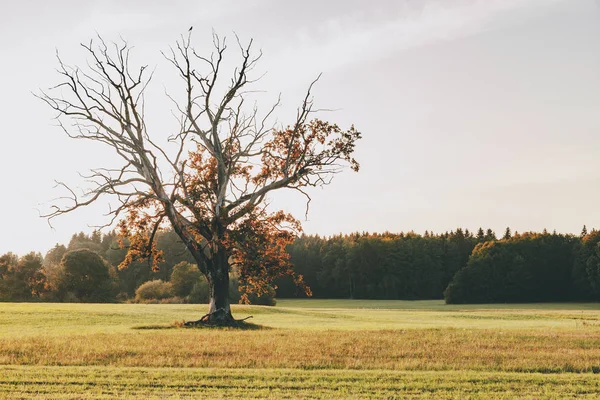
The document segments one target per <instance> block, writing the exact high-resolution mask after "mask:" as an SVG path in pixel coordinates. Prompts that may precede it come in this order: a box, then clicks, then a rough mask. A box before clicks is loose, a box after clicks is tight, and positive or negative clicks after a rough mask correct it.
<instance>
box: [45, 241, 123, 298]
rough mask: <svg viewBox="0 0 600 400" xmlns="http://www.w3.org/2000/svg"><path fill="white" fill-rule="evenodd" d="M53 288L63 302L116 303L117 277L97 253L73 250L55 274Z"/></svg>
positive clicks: (64, 258)
mask: <svg viewBox="0 0 600 400" xmlns="http://www.w3.org/2000/svg"><path fill="white" fill-rule="evenodd" d="M54 279H55V280H56V282H55V283H54V285H53V286H54V288H55V290H56V292H57V296H59V297H62V299H61V300H62V301H69V302H72V301H81V302H87V303H102V302H113V301H115V295H116V289H117V284H116V274H115V272H114V270H112V271H111V267H110V266H109V265H108V263H107V262H106V261H105V260H104V259H103V258H102V257H100V256H99V255H98V254H97V253H95V252H93V251H90V250H87V249H81V250H73V251H70V252H68V253H66V254H65V255H64V257H63V259H62V261H61V263H60V267H59V269H58V270H57V271H56V274H55V277H54Z"/></svg>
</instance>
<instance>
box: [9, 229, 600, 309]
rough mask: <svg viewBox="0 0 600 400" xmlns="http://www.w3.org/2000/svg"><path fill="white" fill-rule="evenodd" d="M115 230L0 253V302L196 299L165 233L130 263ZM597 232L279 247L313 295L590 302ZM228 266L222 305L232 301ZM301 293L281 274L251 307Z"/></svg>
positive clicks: (192, 280) (596, 284) (339, 238)
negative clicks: (158, 257) (150, 257)
mask: <svg viewBox="0 0 600 400" xmlns="http://www.w3.org/2000/svg"><path fill="white" fill-rule="evenodd" d="M123 240H124V239H122V238H120V237H119V236H118V235H117V234H116V233H115V232H108V233H105V234H103V233H100V232H98V231H94V232H92V233H91V234H86V233H83V232H81V233H78V234H74V235H73V236H72V238H71V240H70V242H69V243H68V244H67V245H66V246H65V245H62V244H57V245H56V246H55V247H53V248H52V249H50V250H49V251H48V252H47V253H46V254H45V255H42V254H40V253H36V252H31V253H29V254H26V255H24V256H21V257H19V256H17V255H15V254H13V253H10V252H9V253H6V254H4V255H1V256H0V300H2V301H53V302H126V301H129V302H161V303H162V302H167V303H169V302H172V303H206V302H207V301H208V298H209V292H208V291H209V289H208V284H207V282H206V279H205V278H204V276H203V275H202V274H201V273H200V271H199V269H198V267H197V266H196V264H195V263H194V260H193V258H192V257H191V255H190V254H189V252H188V251H187V249H186V248H185V246H184V245H183V243H182V242H181V241H180V239H179V238H178V236H177V235H176V234H175V232H173V231H172V230H164V231H161V232H159V234H158V236H157V248H158V249H159V250H160V251H162V253H163V257H162V258H163V260H162V262H160V264H159V265H158V268H156V266H154V267H153V266H152V265H151V264H150V263H147V262H131V263H129V265H128V266H127V267H126V268H123V267H122V266H123V263H124V260H125V257H126V253H127V250H126V247H127V243H123V242H122V241H123ZM599 244H600V231H597V230H595V229H592V230H591V231H590V232H589V233H588V231H587V228H586V227H585V226H584V227H583V229H582V232H581V234H580V235H579V236H576V235H569V234H559V233H556V232H553V233H549V232H547V231H546V230H544V231H543V232H541V233H536V232H527V233H518V232H515V233H514V234H513V233H511V230H510V228H507V229H506V231H505V233H504V235H503V236H502V237H498V238H497V237H496V234H495V233H494V232H493V231H492V230H491V229H488V230H486V231H484V230H483V229H482V228H480V229H478V231H477V232H476V233H473V232H471V231H469V230H468V229H462V228H458V229H456V230H455V231H451V232H445V233H441V234H438V233H432V232H428V231H426V232H425V233H424V234H423V235H420V234H417V233H414V232H408V233H398V234H396V233H389V232H385V233H366V232H365V233H353V234H348V235H335V236H331V237H321V236H318V235H302V236H299V237H297V238H296V240H295V241H294V242H293V243H292V244H291V245H289V246H288V248H287V253H288V254H289V256H290V259H291V262H292V264H293V265H294V269H295V272H296V273H297V274H300V275H302V276H303V278H304V282H306V284H307V285H308V286H309V287H310V289H311V291H312V296H313V297H315V298H339V299H344V298H350V299H402V300H424V299H442V298H443V299H445V301H446V302H447V303H515V302H554V301H598V300H600V247H599ZM238 284H239V283H238V280H237V279H236V275H235V271H234V272H233V274H232V279H231V282H230V291H229V296H230V298H231V299H232V302H237V301H239V299H240V295H239V292H238V290H237V289H238V288H237V285H238ZM293 297H306V292H305V290H304V289H302V288H299V287H297V286H296V284H295V283H294V282H293V281H292V279H291V278H290V277H285V278H281V279H279V280H278V281H276V284H275V285H273V287H271V288H270V290H269V291H268V292H267V293H265V294H262V295H261V296H260V297H259V296H250V298H249V299H248V301H249V302H250V303H252V304H265V305H274V304H275V298H293Z"/></svg>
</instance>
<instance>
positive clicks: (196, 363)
mask: <svg viewBox="0 0 600 400" xmlns="http://www.w3.org/2000/svg"><path fill="white" fill-rule="evenodd" d="M205 310H206V306H205V305H173V304H165V305H141V304H47V303H29V304H25V303H2V304H0V398H2V397H6V398H114V397H118V396H121V397H146V398H189V397H194V398H196V397H200V396H203V397H209V398H252V397H255V398H327V397H335V398H414V397H419V398H536V399H537V398H571V397H588V398H598V397H600V374H599V373H600V305H599V304H575V303H561V304H520V305H469V306H462V305H461V306H458V305H452V306H448V305H445V304H443V302H441V301H361V300H280V301H279V303H278V306H277V307H258V306H235V307H234V314H235V316H236V317H238V318H241V317H245V316H248V315H253V316H254V317H253V319H251V320H250V321H252V322H253V323H255V324H259V325H260V326H261V327H262V328H261V329H258V330H245V331H236V330H231V329H225V330H222V329H221V330H215V329H198V328H191V329H184V328H177V327H176V326H175V322H176V321H182V320H190V319H197V318H198V317H199V316H201V315H202V314H203V313H204V312H205ZM117 395H118V396H117Z"/></svg>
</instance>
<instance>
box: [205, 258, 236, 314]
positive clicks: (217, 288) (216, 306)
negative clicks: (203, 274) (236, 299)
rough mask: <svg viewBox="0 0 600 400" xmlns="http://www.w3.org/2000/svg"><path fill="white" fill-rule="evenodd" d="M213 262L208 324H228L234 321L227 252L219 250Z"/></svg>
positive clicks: (209, 282)
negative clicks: (230, 298) (230, 299)
mask: <svg viewBox="0 0 600 400" xmlns="http://www.w3.org/2000/svg"><path fill="white" fill-rule="evenodd" d="M212 261H213V263H212V265H211V267H212V268H209V272H208V274H207V278H208V287H209V290H210V303H209V309H208V315H209V317H208V322H210V323H215V324H227V323H229V322H232V321H234V319H233V316H232V315H231V303H230V301H229V260H228V258H227V254H226V253H225V251H224V250H222V249H219V250H218V251H217V252H216V254H215V255H214V257H213V260H212Z"/></svg>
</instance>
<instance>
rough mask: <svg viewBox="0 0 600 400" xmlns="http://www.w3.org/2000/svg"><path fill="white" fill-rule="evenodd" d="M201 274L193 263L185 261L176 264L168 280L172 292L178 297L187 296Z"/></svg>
mask: <svg viewBox="0 0 600 400" xmlns="http://www.w3.org/2000/svg"><path fill="white" fill-rule="evenodd" d="M201 276H202V274H201V272H200V270H199V269H198V266H197V265H195V264H191V263H189V262H186V261H182V262H180V263H178V264H176V265H175V266H174V267H173V272H172V273H171V280H170V282H171V286H172V287H173V294H174V295H175V296H179V297H186V296H189V295H190V294H191V293H192V290H193V288H194V286H195V285H197V284H198V283H199V281H200V277H201ZM205 281H206V280H205Z"/></svg>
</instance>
